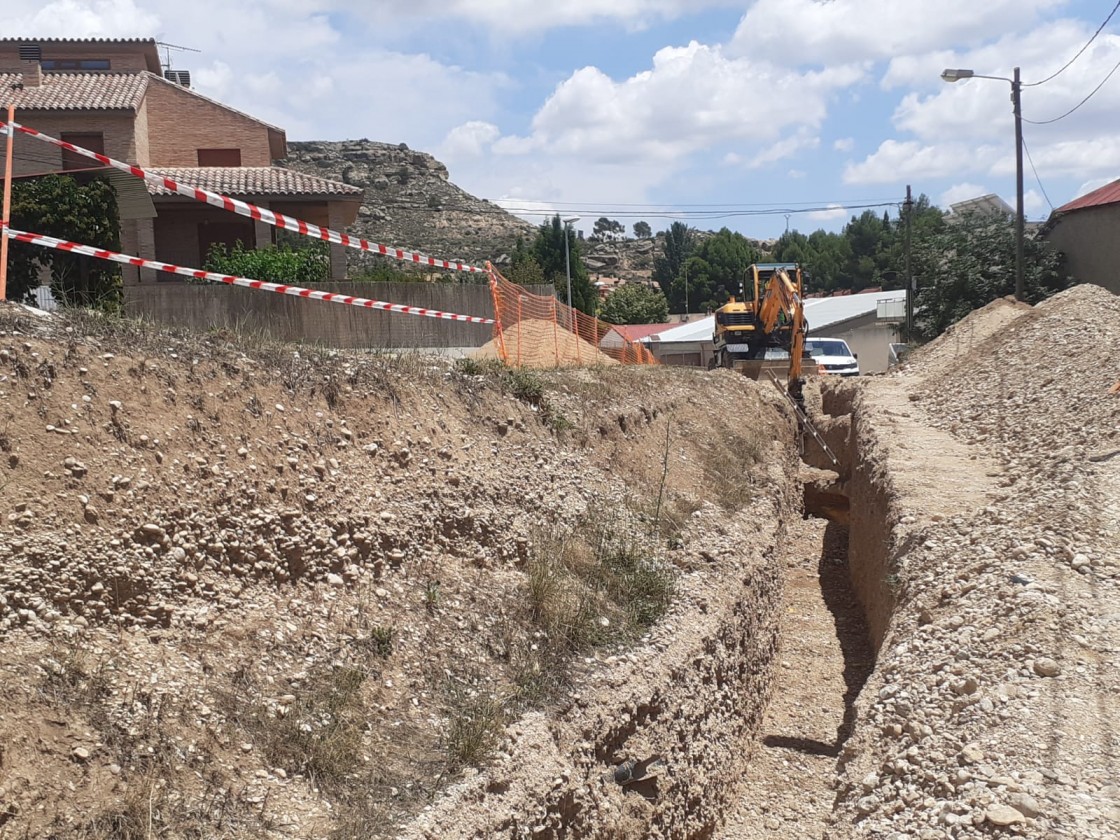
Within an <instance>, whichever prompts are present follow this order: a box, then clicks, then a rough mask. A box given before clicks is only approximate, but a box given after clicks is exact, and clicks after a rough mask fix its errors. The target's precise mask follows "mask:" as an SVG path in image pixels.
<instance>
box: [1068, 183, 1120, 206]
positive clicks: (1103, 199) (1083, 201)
mask: <svg viewBox="0 0 1120 840" xmlns="http://www.w3.org/2000/svg"><path fill="white" fill-rule="evenodd" d="M1106 204H1120V179H1118V180H1115V181H1113V182H1112V183H1111V184H1105V185H1104V186H1103V187H1100V188H1099V189H1095V190H1093V191H1092V192H1091V193H1086V194H1085V195H1083V196H1081V198H1075V199H1074V200H1073V201H1071V202H1069V204H1063V205H1062V206H1061V207H1059V208H1058V209H1057V210H1055V211H1054V212H1055V213H1069V212H1071V211H1073V210H1084V209H1085V208H1086V207H1103V206H1104V205H1106Z"/></svg>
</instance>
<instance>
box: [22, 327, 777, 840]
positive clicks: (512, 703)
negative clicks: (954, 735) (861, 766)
mask: <svg viewBox="0 0 1120 840" xmlns="http://www.w3.org/2000/svg"><path fill="white" fill-rule="evenodd" d="M468 370H473V369H472V368H468V367H467V366H459V367H456V366H452V365H450V364H449V363H446V362H444V361H440V360H432V359H429V358H425V357H417V356H404V357H400V358H390V357H383V356H369V355H363V354H353V355H351V354H348V353H345V352H326V351H318V350H315V349H313V348H307V347H298V348H297V347H292V346H290V345H289V346H286V345H280V344H261V343H253V342H245V341H242V340H240V339H238V338H237V337H236V336H233V335H229V334H225V333H222V334H217V333H215V334H209V335H207V336H205V337H201V338H200V337H192V336H187V335H181V334H176V333H173V332H164V331H160V332H157V331H154V330H148V329H145V328H142V327H140V326H137V325H134V324H130V323H128V322H121V321H117V320H112V319H101V318H92V317H89V316H82V315H80V314H77V313H74V314H67V315H60V316H53V317H50V318H45V319H39V318H33V317H30V316H28V315H27V314H25V313H24V312H23V310H20V309H18V308H17V307H12V306H2V307H0V406H2V408H0V453H2V459H3V460H2V461H0V471H2V472H3V475H4V480H3V482H0V507H2V509H3V512H4V514H5V518H4V519H3V520H0V556H2V557H3V558H4V562H3V564H2V565H0V668H2V669H3V673H4V684H5V708H4V710H3V712H2V714H0V744H2V745H3V746H4V751H3V752H4V760H3V766H2V768H0V772H2V776H0V825H3V826H4V831H11V832H12V833H13V835H14V836H59V837H61V836H74V837H103V836H104V837H110V836H111V837H121V836H149V835H150V836H161V837H170V838H175V837H186V836H192V837H197V836H220V835H227V836H260V837H281V836H283V837H289V836H328V835H330V836H332V837H336V838H340V840H341V839H342V838H352V837H353V838H356V837H368V836H371V832H372V836H392V835H396V834H397V833H398V830H399V829H400V827H401V826H402V825H403V824H405V823H406V822H408V821H409V820H410V819H411V818H412V817H413V816H414V815H415V814H416V813H417V812H418V811H419V810H420V809H422V808H423V807H424V806H426V805H427V804H428V803H429V802H430V801H431V799H432V797H433V796H434V795H435V794H436V793H437V791H438V789H439V788H440V787H441V786H443V785H445V784H447V783H449V782H451V781H456V780H460V779H464V778H465V779H467V780H469V779H470V778H472V774H473V773H474V771H473V770H471V769H470V768H471V767H472V766H474V765H477V764H482V763H485V762H486V761H487V760H488V759H489V758H490V757H491V756H493V755H495V754H496V753H498V752H499V751H500V750H501V751H505V752H504V753H502V754H503V755H505V756H506V757H507V758H510V757H511V756H517V758H516V760H514V759H512V758H510V760H511V761H513V764H512V765H511V764H509V763H508V762H507V763H506V764H504V765H502V766H503V767H506V768H507V770H509V772H510V773H520V772H522V770H523V769H524V768H525V767H529V768H530V769H531V768H532V767H533V764H532V762H531V761H529V760H528V758H527V753H524V752H523V751H519V749H515V747H514V744H515V742H516V740H517V739H516V737H515V735H514V733H515V732H521V731H526V732H527V731H529V730H530V729H531V728H532V727H529V726H527V725H523V724H521V723H518V721H520V720H522V719H523V718H522V716H528V719H530V720H550V719H551V718H552V716H553V715H554V714H556V712H555V707H554V705H553V704H554V703H558V702H559V703H560V704H561V707H562V708H563V709H568V710H569V711H568V712H567V713H566V714H567V715H568V716H567V717H566V718H563V720H565V721H567V723H560V724H557V726H558V727H559V728H558V729H556V730H555V731H556V732H557V733H562V739H563V740H564V741H565V743H569V742H570V743H573V744H574V743H585V744H586V745H587V746H586V747H580V748H579V749H573V750H572V751H571V752H570V753H563V754H560V755H559V756H558V759H557V760H558V761H560V762H561V763H562V764H563V767H562V768H560V769H559V770H558V772H560V773H563V774H567V775H565V776H564V778H566V779H569V780H570V788H571V791H584V790H585V789H587V790H590V788H589V787H588V785H590V784H591V783H592V781H593V780H597V779H598V778H599V777H600V776H601V775H602V774H603V773H604V772H607V771H609V770H610V769H611V766H612V763H620V762H622V761H623V760H625V759H626V758H627V757H628V755H627V752H628V751H629V750H633V751H637V750H639V749H641V748H643V744H645V741H646V740H648V738H652V737H654V736H655V735H656V737H657V739H658V741H659V747H660V748H662V749H664V750H665V751H666V754H667V759H669V760H670V761H671V762H672V763H673V764H674V766H679V767H680V768H681V769H682V773H683V775H682V780H681V782H680V783H674V785H673V786H672V787H671V788H668V789H667V795H666V797H665V799H664V801H663V802H662V803H660V804H659V805H658V806H657V808H656V809H654V810H653V811H650V812H649V813H639V815H638V816H637V817H634V819H639V821H641V820H644V821H645V822H644V823H642V824H647V823H649V824H652V823H653V822H656V821H657V820H661V821H663V824H665V825H672V824H673V823H672V821H673V820H684V819H686V818H687V819H689V820H692V821H694V822H696V823H700V822H705V821H706V822H707V824H709V825H710V824H711V823H712V821H714V820H715V819H716V818H717V817H718V809H719V799H718V797H717V798H715V799H712V800H711V801H710V802H708V803H706V805H705V807H704V808H703V809H702V810H701V811H694V810H689V809H688V808H686V802H687V801H688V799H689V798H690V797H692V796H694V795H696V794H697V791H699V790H701V789H702V787H703V785H704V784H705V780H706V779H708V778H713V777H714V776H713V775H712V774H716V773H719V772H723V771H726V768H727V767H735V766H738V763H741V762H742V761H743V760H744V758H743V752H742V750H741V741H736V740H735V739H734V738H728V737H726V734H727V733H728V732H731V733H733V734H735V735H740V736H746V735H747V734H749V728H750V726H751V725H752V721H754V720H755V717H752V716H751V714H740V712H742V711H743V710H744V709H749V710H751V712H752V714H755V713H759V712H760V709H761V703H762V701H763V700H764V698H765V696H766V694H767V690H768V684H769V683H768V681H769V665H768V663H769V656H770V655H771V654H772V642H773V633H774V631H775V628H776V613H777V609H778V598H779V595H780V587H779V586H778V584H777V576H776V571H777V570H776V567H775V564H774V563H773V562H772V561H771V560H770V558H769V555H768V554H767V546H768V545H769V542H768V540H772V539H773V534H772V533H771V532H767V533H766V534H763V533H761V532H760V530H759V527H758V525H757V523H758V522H760V521H761V522H769V523H771V525H772V526H773V527H777V523H779V522H780V521H781V515H779V514H778V511H783V512H784V511H787V510H788V504H789V499H790V498H791V497H792V494H790V493H788V491H787V488H785V486H784V484H783V482H784V480H785V476H786V474H787V470H786V467H787V462H788V460H789V459H790V458H791V457H792V452H793V448H792V440H791V430H790V425H789V423H788V422H787V421H786V419H784V416H783V415H781V414H780V412H779V411H778V410H777V409H776V408H775V398H774V397H773V395H771V394H769V392H768V391H766V392H763V391H761V390H760V389H758V388H757V387H756V386H754V384H753V383H747V382H745V381H743V380H742V379H741V378H738V377H729V376H720V375H719V374H718V373H716V374H705V373H694V372H691V371H676V370H664V369H658V368H645V369H639V368H629V367H626V368H624V367H621V366H616V367H614V368H611V369H609V370H595V371H591V370H579V371H571V372H555V373H549V374H543V375H539V377H538V375H536V374H523V375H521V376H520V377H517V378H516V379H513V378H511V377H509V376H508V375H506V374H505V372H503V371H492V372H487V373H484V374H481V375H476V374H473V373H467V371H468ZM526 377H533V381H532V382H527V379H526ZM529 385H532V387H531V388H530V387H528V386H529ZM744 414H745V415H749V416H751V417H754V418H756V420H755V421H754V422H753V423H752V424H751V430H750V431H751V433H752V434H753V435H754V437H753V438H749V439H748V438H746V437H744V436H743V435H744V432H742V431H741V430H733V429H729V428H728V427H727V425H726V424H725V423H723V422H722V418H725V417H727V416H737V415H744ZM667 431H668V433H669V434H668V437H667ZM713 452H716V453H719V457H718V458H715V457H713V456H712V453H713ZM728 453H730V455H729V454H728ZM709 497H711V498H714V499H717V500H719V502H721V503H722V504H720V505H719V506H717V505H714V504H712V503H710V502H708V501H707V499H708V498H709ZM743 510H745V511H747V512H745V513H740V511H743ZM743 546H746V547H747V548H746V549H744V548H743ZM558 558H570V560H565V561H564V563H560V562H559V559H558ZM730 579H735V580H743V581H748V582H749V585H744V586H743V587H729V586H728V585H727V581H728V580H730ZM665 610H668V611H669V617H670V618H669V620H670V621H671V624H672V627H675V628H678V629H676V630H674V629H671V628H670V627H668V626H666V628H664V629H663V628H662V627H661V625H660V624H659V623H658V617H659V616H660V615H662V613H664V612H665ZM740 624H741V626H740ZM721 634H730V635H729V639H728V640H725V641H720V640H721V639H722V638H723V637H722V635H721ZM731 637H734V640H736V641H734V642H733V641H731V640H730V639H731ZM745 638H750V639H751V640H752V641H751V644H750V645H746V644H741V643H740V641H741V639H745ZM717 644H718V646H720V647H721V649H724V650H725V651H726V654H725V655H721V656H711V655H707V654H705V651H710V650H711V649H712V646H715V645H717ZM608 663H609V664H610V665H612V666H618V665H619V664H620V663H625V664H626V667H628V668H630V669H631V670H630V671H628V672H627V673H626V674H625V675H624V681H625V691H622V690H620V687H619V685H618V684H616V683H615V682H612V681H611V680H612V679H613V678H609V679H608V678H603V679H600V678H599V677H598V676H597V674H598V673H599V672H600V671H606V672H607V673H608V674H609V673H610V669H609V668H606V667H605V664H608ZM748 681H749V685H748ZM725 686H726V688H723V687H725ZM724 690H726V691H727V692H729V693H730V694H733V695H734V696H735V697H736V700H735V702H734V703H729V704H726V706H724V705H722V704H721V703H720V701H719V699H718V697H717V693H718V692H719V691H724ZM740 693H742V694H743V699H739V695H740ZM685 695H688V696H690V697H704V698H705V701H704V702H703V703H697V704H693V705H692V706H687V708H686V711H685V712H684V713H683V714H682V715H680V716H678V715H677V712H676V711H675V710H676V709H677V708H678V707H682V708H683V707H685V706H686V705H687V704H685V700H686V699H687V698H686V697H685ZM572 696H576V697H578V698H579V700H578V705H577V706H576V707H572V702H573V701H572V700H571V697H572ZM729 696H730V695H729ZM651 703H656V704H666V707H667V708H672V709H674V711H673V713H672V714H669V713H666V714H665V715H664V716H663V717H659V716H656V715H653V716H650V715H649V714H648V713H647V712H641V713H639V711H638V710H639V709H648V708H649V707H650V704H651ZM620 704H623V705H624V706H625V709H624V708H621V707H620ZM751 704H753V705H751ZM631 707H633V710H634V712H633V716H632V717H628V718H627V719H628V720H629V721H630V723H629V724H628V727H629V728H628V729H626V730H625V731H622V730H619V729H617V728H616V727H615V726H614V724H613V723H612V721H617V720H618V719H619V716H620V715H624V714H625V715H629V714H630V711H628V710H629V709H630V708H631ZM717 707H719V708H722V709H723V712H721V715H722V717H720V718H719V722H718V727H717V728H718V731H719V732H720V737H719V738H718V739H716V740H718V743H716V742H714V741H713V743H712V744H710V745H706V746H705V748H703V749H697V750H695V751H694V750H693V749H692V746H691V744H692V741H693V740H694V738H698V737H699V735H695V734H688V737H681V738H678V737H677V733H676V732H675V731H674V732H669V731H668V730H667V729H666V727H669V726H671V725H672V724H673V721H679V722H680V725H681V726H682V727H685V728H686V729H687V733H703V732H706V731H707V729H706V727H705V726H703V725H702V717H703V716H704V715H707V714H708V709H709V708H717ZM573 708H574V710H573ZM541 709H548V710H550V714H549V715H543V714H541V713H540V711H539V710H541ZM643 715H644V717H643ZM557 719H558V720H559V719H560V718H557ZM507 726H508V727H509V728H507ZM662 730H665V731H662ZM533 731H534V732H535V733H536V734H535V735H534V737H536V736H538V735H539V736H542V737H544V739H545V740H546V741H548V742H549V743H554V742H553V741H552V735H551V734H548V733H546V732H545V730H543V729H539V728H538V729H537V730H533ZM681 732H682V733H684V732H685V729H682V730H681ZM558 737H559V736H558ZM530 740H532V739H530ZM555 743H558V742H555ZM635 757H636V758H641V757H642V756H635ZM504 760H505V759H503V761H504ZM474 778H477V777H474ZM552 779H553V776H551V775H550V776H548V777H547V778H543V777H542V778H538V777H537V776H535V775H533V776H532V778H531V784H528V783H525V784H526V785H527V786H523V787H518V786H515V787H514V788H513V789H514V790H525V791H528V793H526V797H525V799H524V800H522V799H518V798H517V797H512V799H507V800H505V801H504V807H507V814H513V813H515V812H517V811H518V810H519V809H536V808H539V807H545V806H544V805H543V804H542V803H545V802H546V800H547V801H548V802H549V803H551V804H549V805H548V806H547V807H549V808H551V807H553V806H555V809H556V811H555V813H556V814H561V813H564V812H565V808H567V807H568V806H569V805H570V803H571V800H570V799H568V798H567V792H563V791H561V790H560V789H559V788H553V787H551V785H552ZM495 784H496V785H497V787H496V788H494V789H495V790H497V789H498V788H500V786H501V779H500V778H499V779H498V780H497V781H496V782H495ZM519 784H521V783H519ZM596 784H597V782H596ZM549 791H552V792H553V793H555V794H556V797H554V798H555V799H556V801H555V802H553V801H552V799H549V796H551V794H550V793H549ZM565 791H567V788H565ZM595 791H596V792H595V793H594V796H592V797H591V799H590V800H589V801H588V802H587V808H588V810H587V811H586V813H585V816H586V817H587V818H591V817H593V816H594V814H597V813H607V812H610V811H611V809H614V811H618V810H619V809H620V808H621V809H623V810H625V809H631V810H633V809H634V808H636V807H637V805H636V803H635V801H634V800H633V799H631V798H629V797H628V796H625V793H626V792H625V791H622V790H621V789H619V788H618V787H617V786H615V787H611V786H600V787H597V788H596V789H595ZM562 793H563V795H561V794H562ZM573 795H575V794H574V793H573ZM578 795H579V796H584V794H583V793H582V792H581V793H579V794H578ZM643 802H644V800H643ZM566 803H567V804H566ZM638 810H639V811H641V809H640V808H639V809H638ZM631 816H633V815H631ZM628 819H630V817H628ZM669 830H671V829H666V831H669ZM437 834H439V832H438V831H437ZM440 836H446V833H444V834H442V835H440ZM650 836H654V835H650Z"/></svg>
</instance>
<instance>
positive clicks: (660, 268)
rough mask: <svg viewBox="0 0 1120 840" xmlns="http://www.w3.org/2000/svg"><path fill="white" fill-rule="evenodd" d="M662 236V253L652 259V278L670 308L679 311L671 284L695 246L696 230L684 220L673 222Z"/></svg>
mask: <svg viewBox="0 0 1120 840" xmlns="http://www.w3.org/2000/svg"><path fill="white" fill-rule="evenodd" d="M663 236H664V240H663V241H662V244H661V247H662V253H661V254H660V255H659V256H657V257H656V258H655V259H654V261H653V279H654V281H655V282H656V283H657V285H658V286H660V287H661V291H662V293H664V295H665V297H666V298H667V299H668V300H669V307H670V309H671V310H672V311H680V310H679V309H677V308H676V301H675V298H674V296H673V284H674V283H675V282H676V280H677V277H678V276H680V273H681V268H682V267H683V266H684V264H685V261H686V260H687V259H688V258H689V257H690V256H691V255H692V250H693V248H694V247H695V246H696V231H694V230H693V229H692V228H690V227H689V226H688V225H686V224H685V223H684V222H673V224H672V225H671V226H670V227H669V229H668V230H667V231H665V232H664V234H663ZM682 301H683V298H682Z"/></svg>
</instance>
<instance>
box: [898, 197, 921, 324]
mask: <svg viewBox="0 0 1120 840" xmlns="http://www.w3.org/2000/svg"><path fill="white" fill-rule="evenodd" d="M902 206H903V208H904V211H905V213H906V343H907V344H909V343H910V342H911V341H913V340H914V295H915V294H916V293H917V291H918V289H917V287H916V286H915V284H914V271H913V268H912V266H911V263H910V244H911V241H912V236H913V234H912V231H911V227H912V224H911V222H912V220H911V216H912V215H913V212H914V198H913V195H912V193H911V192H910V185H909V184H907V185H906V201H905V202H904V203H903V205H902Z"/></svg>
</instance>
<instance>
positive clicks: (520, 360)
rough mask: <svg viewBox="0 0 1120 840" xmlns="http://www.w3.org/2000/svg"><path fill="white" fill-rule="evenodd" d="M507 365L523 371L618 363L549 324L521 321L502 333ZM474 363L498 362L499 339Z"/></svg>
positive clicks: (477, 355) (478, 353) (485, 347)
mask: <svg viewBox="0 0 1120 840" xmlns="http://www.w3.org/2000/svg"><path fill="white" fill-rule="evenodd" d="M502 340H503V341H504V342H505V348H506V354H507V355H508V356H509V363H510V364H511V365H512V366H514V367H523V368H561V367H595V366H598V365H617V364H618V362H617V361H616V360H615V359H612V358H611V357H610V356H608V355H607V354H606V353H604V352H602V351H601V350H599V348H597V347H595V346H594V345H593V344H591V343H590V342H588V341H585V340H584V339H582V338H580V337H579V336H578V335H576V334H575V333H573V332H570V331H568V330H566V329H564V328H563V326H557V325H556V324H554V323H552V321H538V320H529V319H526V320H523V321H519V322H517V323H516V324H514V325H513V326H512V327H509V328H508V329H506V330H505V331H504V334H503V336H502ZM473 355H474V358H476V359H498V358H501V353H500V349H499V344H498V339H497V337H495V338H494V339H492V340H491V341H489V342H487V343H486V344H484V345H483V346H482V347H480V348H479V349H478V350H477V351H476V352H475V353H474V354H473Z"/></svg>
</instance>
